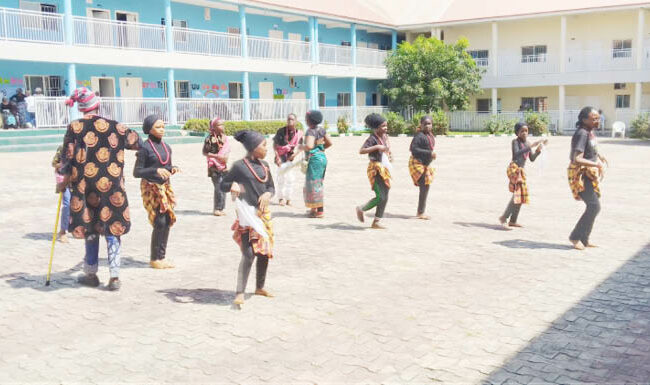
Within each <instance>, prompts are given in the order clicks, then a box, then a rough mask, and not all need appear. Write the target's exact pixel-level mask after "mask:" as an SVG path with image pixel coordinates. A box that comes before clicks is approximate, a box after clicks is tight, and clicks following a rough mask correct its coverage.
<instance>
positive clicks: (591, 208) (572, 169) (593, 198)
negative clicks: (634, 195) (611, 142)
mask: <svg viewBox="0 0 650 385" xmlns="http://www.w3.org/2000/svg"><path fill="white" fill-rule="evenodd" d="M599 124H600V116H599V115H598V111H596V109H595V108H593V107H585V108H583V109H582V110H581V111H580V114H579V115H578V122H577V123H576V132H575V133H574V134H573V138H571V154H570V155H569V157H570V160H571V163H570V164H569V168H568V170H567V173H568V176H569V187H570V188H571V193H572V194H573V198H574V199H575V200H578V201H579V200H582V201H583V202H585V205H586V207H585V212H584V214H582V216H581V217H580V220H579V221H578V223H576V225H575V227H574V229H573V231H572V232H571V235H569V240H570V241H571V243H572V244H573V247H574V248H576V249H578V250H583V249H584V248H585V247H596V246H595V245H594V244H593V243H591V242H589V236H590V235H591V230H592V229H593V227H594V222H595V221H596V215H598V213H599V212H600V200H599V198H600V183H599V181H600V179H601V178H602V177H603V167H604V165H605V164H607V159H605V157H604V156H602V155H600V154H599V153H598V144H597V142H596V135H594V130H596V129H598V126H599Z"/></svg>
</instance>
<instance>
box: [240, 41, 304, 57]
mask: <svg viewBox="0 0 650 385" xmlns="http://www.w3.org/2000/svg"><path fill="white" fill-rule="evenodd" d="M248 56H249V57H251V58H255V59H271V60H285V61H299V62H309V61H311V49H310V46H309V43H305V42H303V41H297V40H284V39H270V38H264V37H253V36H249V37H248Z"/></svg>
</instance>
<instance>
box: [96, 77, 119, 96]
mask: <svg viewBox="0 0 650 385" xmlns="http://www.w3.org/2000/svg"><path fill="white" fill-rule="evenodd" d="M90 84H91V86H92V89H93V91H95V92H99V96H100V97H104V98H114V97H115V78H109V77H97V76H93V77H91V78H90Z"/></svg>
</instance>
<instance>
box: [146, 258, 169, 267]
mask: <svg viewBox="0 0 650 385" xmlns="http://www.w3.org/2000/svg"><path fill="white" fill-rule="evenodd" d="M149 266H151V267H152V268H153V269H166V268H167V267H165V263H164V262H163V261H160V260H155V261H151V262H149Z"/></svg>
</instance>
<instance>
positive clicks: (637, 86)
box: [634, 82, 643, 115]
mask: <svg viewBox="0 0 650 385" xmlns="http://www.w3.org/2000/svg"><path fill="white" fill-rule="evenodd" d="M642 86H643V83H641V82H636V83H634V113H635V114H636V115H638V114H640V113H641V97H642V96H641V95H642V91H643V88H642Z"/></svg>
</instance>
